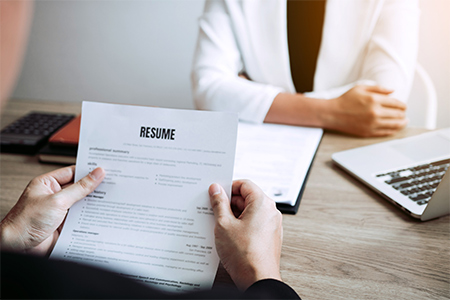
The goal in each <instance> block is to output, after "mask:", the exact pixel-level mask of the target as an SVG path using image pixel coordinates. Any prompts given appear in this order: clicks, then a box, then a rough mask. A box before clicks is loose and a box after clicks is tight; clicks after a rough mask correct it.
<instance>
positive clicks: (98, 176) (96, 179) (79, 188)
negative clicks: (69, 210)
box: [59, 168, 105, 207]
mask: <svg viewBox="0 0 450 300" xmlns="http://www.w3.org/2000/svg"><path fill="white" fill-rule="evenodd" d="M104 177H105V170H103V169H102V168H96V169H95V170H93V171H92V172H91V173H89V174H88V175H86V176H85V177H83V178H81V179H80V180H79V181H77V182H76V183H74V184H72V185H71V186H69V187H67V188H65V189H63V190H62V191H60V192H59V193H60V194H62V195H63V196H64V198H65V199H67V202H68V203H67V204H68V205H69V207H70V206H72V205H73V204H74V203H75V202H77V201H79V200H81V199H83V198H84V197H86V196H87V195H89V194H90V193H92V192H93V191H94V190H95V189H96V188H97V187H98V185H99V184H100V183H101V182H102V181H103V178H104Z"/></svg>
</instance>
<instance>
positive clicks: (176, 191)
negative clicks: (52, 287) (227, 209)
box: [51, 102, 237, 292]
mask: <svg viewBox="0 0 450 300" xmlns="http://www.w3.org/2000/svg"><path fill="white" fill-rule="evenodd" d="M141 127H144V132H142V130H141ZM147 127H151V128H164V129H174V130H175V131H174V132H173V134H172V132H171V131H169V134H167V135H164V137H166V138H168V139H157V138H152V129H149V131H148V137H147V131H146V128H147ZM156 134H157V130H155V136H157V135H156ZM236 134H237V115H236V114H233V113H221V112H205V111H194V110H175V109H163V108H151V107H140V106H126V105H116V104H105V103H93V102H83V107H82V119H81V130H80V141H79V147H78V156H77V167H76V177H75V180H79V179H81V178H82V177H84V176H86V175H87V174H88V173H89V172H90V171H91V170H93V169H94V168H96V167H97V166H100V167H103V168H104V169H105V170H106V177H105V179H104V181H103V182H102V183H101V184H100V186H99V187H98V188H97V189H96V190H95V191H94V192H93V193H91V194H90V195H89V196H88V197H86V198H85V199H83V200H81V201H79V202H77V203H76V204H75V205H74V206H73V207H72V208H71V209H70V210H69V213H68V216H67V219H66V222H65V225H64V228H63V230H62V234H61V236H60V238H59V240H58V242H57V244H56V246H55V248H54V250H53V252H52V254H51V258H56V259H64V260H69V261H74V262H79V263H87V264H92V265H95V266H98V267H102V268H106V269H109V270H111V271H113V272H116V273H119V274H122V275H123V276H127V277H130V278H134V279H135V280H138V281H141V282H143V283H147V284H150V285H153V286H155V287H158V288H162V289H164V290H168V291H172V292H178V291H193V290H199V289H208V288H211V286H212V283H213V281H214V277H215V274H216V272H217V267H218V263H219V258H218V256H217V253H216V249H215V244H214V233H213V230H214V215H213V212H212V209H211V206H210V201H209V196H208V187H209V185H210V184H212V183H214V182H217V183H219V184H221V185H222V186H223V187H224V188H225V191H226V192H227V194H228V196H230V192H231V182H232V174H233V163H234V155H235V147H236ZM142 135H144V137H142ZM171 138H173V139H171Z"/></svg>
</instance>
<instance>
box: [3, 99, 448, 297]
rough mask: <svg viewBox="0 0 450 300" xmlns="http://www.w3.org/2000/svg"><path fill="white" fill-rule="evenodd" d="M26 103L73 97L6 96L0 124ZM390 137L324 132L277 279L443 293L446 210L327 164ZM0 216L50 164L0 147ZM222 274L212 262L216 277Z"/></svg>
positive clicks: (344, 290)
mask: <svg viewBox="0 0 450 300" xmlns="http://www.w3.org/2000/svg"><path fill="white" fill-rule="evenodd" d="M31 110H41V111H55V112H71V113H79V111H80V104H79V103H69V104H67V103H64V104H62V103H55V102H43V101H39V102H36V101H33V102H31V101H18V100H15V101H12V102H10V103H9V104H8V106H7V108H6V110H5V113H4V114H3V116H2V119H1V126H2V128H3V127H4V126H5V125H6V124H8V123H10V122H12V121H13V120H14V119H16V118H18V117H19V116H21V115H23V114H25V113H27V112H28V111H31ZM421 132H424V130H422V129H412V128H409V129H406V130H403V131H402V132H400V133H399V134H397V135H396V136H394V137H391V138H371V139H360V138H354V137H349V136H344V135H341V134H335V133H331V132H326V133H325V135H324V137H323V140H322V143H321V145H320V147H319V151H318V153H317V156H316V159H315V162H314V165H313V168H312V171H311V174H310V177H309V180H308V183H307V186H306V191H305V193H304V195H303V199H302V202H301V204H300V209H299V212H298V214H297V215H294V216H293V215H284V219H283V224H284V243H283V251H282V258H281V272H282V277H283V279H284V280H285V281H286V282H287V283H288V284H289V285H290V286H292V287H293V288H294V289H295V290H296V291H297V292H298V293H299V295H300V296H301V297H302V298H303V299H321V300H322V299H408V300H409V299H449V298H450V234H449V232H450V226H449V225H450V224H449V221H450V218H449V216H446V217H442V218H440V219H436V220H432V221H428V222H420V221H416V220H414V219H412V218H411V217H409V216H407V215H406V214H404V213H403V212H402V211H400V210H399V209H398V208H396V207H395V206H394V205H392V204H390V203H388V202H387V201H386V200H384V199H382V198H381V197H380V196H378V195H377V194H375V193H374V192H372V191H371V190H369V189H368V188H366V187H365V186H364V185H362V184H361V183H359V182H358V181H356V180H355V179H354V178H352V177H350V176H349V175H348V174H346V173H345V172H343V171H342V170H340V169H339V168H338V167H336V166H335V165H333V163H332V161H331V154H332V153H334V152H336V151H341V150H345V149H350V148H354V147H358V146H363V145H369V144H372V143H376V142H381V141H386V140H389V139H392V138H400V137H404V136H409V135H413V134H417V133H421ZM0 163H1V165H0V169H1V183H0V184H1V198H0V199H1V200H0V210H1V211H0V214H1V217H2V218H3V216H4V215H5V214H6V213H7V212H8V210H9V209H10V208H11V207H12V206H13V205H14V203H15V202H16V200H17V199H18V198H19V196H20V194H21V192H22V191H23V189H24V188H25V186H26V185H27V183H28V182H29V180H30V179H32V178H33V177H35V176H37V175H40V174H42V173H45V172H48V171H51V170H53V169H55V168H58V167H59V166H57V165H45V164H40V163H38V161H37V158H36V157H32V156H25V155H11V154H2V155H1V158H0ZM216 281H217V282H218V283H219V284H224V283H226V282H230V279H229V277H228V276H227V274H226V272H225V271H224V270H223V269H222V268H220V269H219V273H218V276H217V280H216Z"/></svg>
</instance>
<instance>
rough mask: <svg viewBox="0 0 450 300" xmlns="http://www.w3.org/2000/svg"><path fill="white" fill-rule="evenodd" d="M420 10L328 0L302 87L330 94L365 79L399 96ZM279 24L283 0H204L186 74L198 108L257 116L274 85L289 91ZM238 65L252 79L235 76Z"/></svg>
mask: <svg viewBox="0 0 450 300" xmlns="http://www.w3.org/2000/svg"><path fill="white" fill-rule="evenodd" d="M419 14H420V12H419V8H418V0H327V1H326V8H325V21H324V26H323V34H322V43H321V47H320V51H319V57H318V61H317V66H316V73H315V77H314V91H313V92H311V93H307V95H308V96H310V97H313V98H323V99H330V98H334V97H337V96H340V95H341V94H343V93H345V92H346V91H347V90H349V89H350V88H351V87H353V86H354V85H355V84H357V83H364V84H378V85H381V86H384V87H388V88H392V89H394V90H395V92H394V94H393V96H394V97H396V98H397V99H400V100H402V101H406V99H407V97H408V94H409V90H410V87H411V83H412V80H413V75H414V68H415V63H416V57H417V45H418V29H419V28H418V23H419ZM286 26H287V23H286V1H282V0H240V1H239V0H213V1H208V0H207V2H206V4H205V9H204V13H203V15H202V16H201V17H200V19H199V28H200V30H199V36H198V41H197V48H196V51H195V54H194V61H193V69H192V74H191V79H192V88H193V97H194V101H195V104H196V106H197V108H199V109H208V110H222V111H234V112H238V113H239V118H240V119H241V120H245V121H250V122H256V123H259V122H263V120H264V118H265V116H266V114H267V111H268V110H269V108H270V106H271V104H272V101H273V99H274V98H275V96H276V95H277V94H278V93H280V92H288V93H295V88H294V84H293V82H292V78H291V73H290V64H289V51H288V44H287V27H286ZM243 71H245V72H246V73H247V74H248V76H249V77H250V79H251V81H248V80H245V79H242V78H240V77H238V74H239V73H240V72H243Z"/></svg>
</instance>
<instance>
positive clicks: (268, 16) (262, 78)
mask: <svg viewBox="0 0 450 300" xmlns="http://www.w3.org/2000/svg"><path fill="white" fill-rule="evenodd" d="M243 10H244V16H245V18H246V24H247V29H248V31H249V35H248V36H249V39H250V43H249V46H250V49H248V50H249V51H250V53H248V54H247V55H248V57H246V59H245V61H247V62H249V61H254V62H255V63H254V64H252V63H250V64H248V65H246V68H247V71H248V73H249V76H250V77H251V79H253V80H255V81H257V82H261V83H270V84H272V85H275V86H279V87H282V88H284V89H285V90H286V91H290V92H294V91H295V89H294V85H293V83H292V79H291V72H290V65H289V53H288V47H287V29H286V1H280V0H264V1H262V0H255V1H244V2H243Z"/></svg>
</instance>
